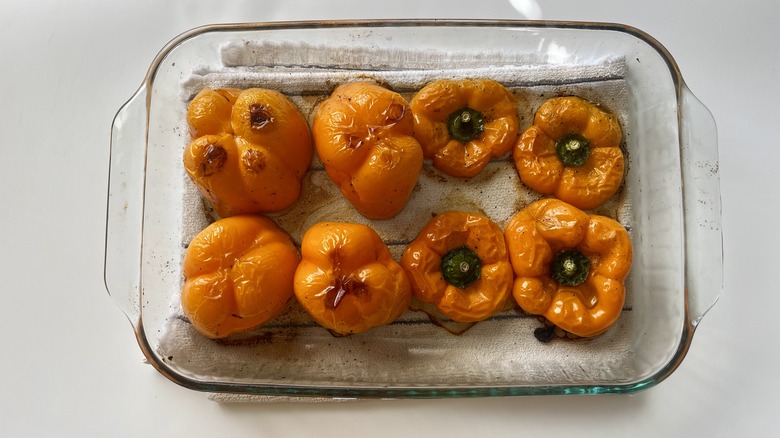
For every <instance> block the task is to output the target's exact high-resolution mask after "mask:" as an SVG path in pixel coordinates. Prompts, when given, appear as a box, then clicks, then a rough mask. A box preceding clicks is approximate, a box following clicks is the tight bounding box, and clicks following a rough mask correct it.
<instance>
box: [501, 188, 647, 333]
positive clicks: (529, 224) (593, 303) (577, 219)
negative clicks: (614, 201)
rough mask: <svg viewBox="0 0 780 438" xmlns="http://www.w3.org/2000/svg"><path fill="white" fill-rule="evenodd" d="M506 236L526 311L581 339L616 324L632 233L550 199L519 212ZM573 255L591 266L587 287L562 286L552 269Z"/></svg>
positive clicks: (516, 289) (516, 288) (516, 287)
mask: <svg viewBox="0 0 780 438" xmlns="http://www.w3.org/2000/svg"><path fill="white" fill-rule="evenodd" d="M504 236H505V237H506V243H507V247H508V249H509V257H510V260H511V262H512V267H513V269H514V272H515V282H514V287H513V290H512V295H513V296H514V298H515V301H517V304H518V305H519V306H520V307H521V308H522V309H523V310H524V311H526V312H527V313H530V314H534V315H543V316H544V317H545V318H547V320H549V321H550V322H551V323H553V324H555V325H556V326H558V327H560V328H562V329H563V330H565V331H567V332H569V333H572V334H575V335H577V336H581V337H590V336H596V335H598V334H601V333H603V332H605V331H606V330H607V329H609V328H610V327H611V326H612V325H613V324H614V323H615V321H617V319H618V317H619V316H620V313H621V311H622V309H623V303H624V302H625V286H624V281H625V279H626V276H627V275H628V273H629V271H630V270H631V262H632V257H633V255H632V254H633V253H632V246H631V239H630V237H629V235H628V232H626V230H625V229H624V228H623V227H622V226H621V225H620V224H619V223H618V222H617V221H615V220H613V219H610V218H608V217H605V216H599V215H589V214H587V213H585V212H584V211H582V210H580V209H578V208H576V207H574V206H572V205H570V204H567V203H565V202H563V201H560V200H558V199H553V198H547V199H542V200H539V201H536V202H534V203H532V204H530V205H528V206H527V207H526V208H524V209H523V210H521V211H520V212H518V213H517V214H516V215H515V216H514V217H513V218H512V219H511V220H510V222H509V224H508V225H507V227H506V229H505V231H504ZM572 249H573V250H577V251H579V252H580V253H581V254H582V255H584V256H585V257H586V258H587V259H588V260H589V261H590V270H589V272H588V274H587V277H586V279H585V282H584V283H582V284H580V285H577V286H564V285H560V284H558V283H557V282H556V281H555V280H554V279H553V278H552V276H551V263H552V261H553V258H554V256H555V254H557V253H559V252H561V251H564V250H572Z"/></svg>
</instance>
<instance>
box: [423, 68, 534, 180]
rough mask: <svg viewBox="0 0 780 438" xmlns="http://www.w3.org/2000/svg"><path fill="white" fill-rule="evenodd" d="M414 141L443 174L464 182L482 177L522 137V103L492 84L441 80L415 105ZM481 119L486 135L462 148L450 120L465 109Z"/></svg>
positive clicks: (424, 90) (431, 85) (428, 88)
mask: <svg viewBox="0 0 780 438" xmlns="http://www.w3.org/2000/svg"><path fill="white" fill-rule="evenodd" d="M411 107H412V112H413V113H414V135H415V137H416V138H417V140H419V142H420V144H421V145H422V147H423V153H424V154H425V158H428V159H432V160H433V165H434V167H436V168H437V169H439V170H441V171H442V172H444V173H446V174H448V175H451V176H455V177H461V178H471V177H474V176H476V175H477V174H479V173H480V172H481V171H482V169H484V168H485V166H486V165H487V164H488V162H490V159H491V158H497V157H501V156H503V155H506V154H507V153H508V152H509V151H511V150H512V147H513V146H514V144H515V141H516V140H517V135H518V132H519V123H520V122H519V118H518V112H517V102H516V100H515V98H514V96H513V95H512V94H511V93H510V92H509V91H508V90H507V89H506V88H505V87H504V86H503V85H501V84H500V83H498V82H496V81H493V80H490V79H468V80H458V81H455V80H450V79H442V80H438V81H434V82H431V83H430V84H428V85H426V86H425V87H423V88H422V89H421V90H420V91H419V92H418V93H417V94H416V95H415V96H414V98H413V99H412V101H411ZM465 107H468V108H471V109H473V110H476V111H478V112H479V113H481V114H482V118H483V121H484V131H483V132H482V133H481V134H480V135H478V136H477V137H475V138H473V139H471V140H469V141H466V142H462V141H459V140H457V139H455V138H453V136H452V135H451V133H450V132H449V129H448V118H449V116H450V115H451V114H453V113H455V112H456V111H458V110H461V109H462V108H465Z"/></svg>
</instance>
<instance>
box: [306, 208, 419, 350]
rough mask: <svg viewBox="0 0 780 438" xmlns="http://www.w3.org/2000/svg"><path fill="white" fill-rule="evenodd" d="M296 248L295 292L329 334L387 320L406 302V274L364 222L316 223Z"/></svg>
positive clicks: (408, 295) (362, 328)
mask: <svg viewBox="0 0 780 438" xmlns="http://www.w3.org/2000/svg"><path fill="white" fill-rule="evenodd" d="M301 253H302V256H303V259H302V260H301V263H300V265H299V266H298V269H297V270H296V271H295V296H296V297H297V298H298V302H299V303H301V305H302V306H303V307H304V308H305V309H306V311H307V312H308V313H309V315H311V317H312V318H313V319H314V320H315V321H317V323H319V324H320V325H322V326H323V327H325V328H326V329H328V330H330V331H331V333H334V334H337V335H348V334H354V333H360V332H363V331H366V330H368V329H370V328H373V327H377V326H380V325H384V324H389V323H390V322H392V321H394V320H395V319H396V318H398V317H399V316H400V315H401V314H402V313H403V312H404V311H405V310H406V309H407V308H408V307H409V304H410V303H411V297H412V293H411V289H410V286H409V280H408V278H407V277H406V273H405V272H404V271H403V269H401V266H399V265H398V263H396V262H395V260H393V258H392V256H391V255H390V251H389V250H388V249H387V246H386V245H385V244H384V242H383V241H382V239H381V238H380V237H379V235H377V233H376V232H375V231H374V230H372V229H371V228H369V227H367V226H365V225H361V224H350V223H339V222H321V223H317V224H315V225H313V226H312V227H311V228H309V229H308V230H307V231H306V233H305V234H304V236H303V241H302V243H301Z"/></svg>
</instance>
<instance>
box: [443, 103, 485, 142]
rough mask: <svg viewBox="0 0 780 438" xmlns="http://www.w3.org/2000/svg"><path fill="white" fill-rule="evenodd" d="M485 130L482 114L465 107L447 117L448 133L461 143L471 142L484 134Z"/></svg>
mask: <svg viewBox="0 0 780 438" xmlns="http://www.w3.org/2000/svg"><path fill="white" fill-rule="evenodd" d="M484 130H485V122H484V120H483V118H482V113H480V112H479V111H477V110H475V109H473V108H469V107H467V106H466V107H463V108H461V109H459V110H457V111H454V112H453V113H452V114H450V115H449V117H447V131H449V133H450V135H451V136H452V138H454V139H455V140H458V141H459V142H461V143H466V142H469V141H471V140H473V139H475V138H477V137H479V136H480V134H482V132H483V131H484Z"/></svg>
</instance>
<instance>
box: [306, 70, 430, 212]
mask: <svg viewBox="0 0 780 438" xmlns="http://www.w3.org/2000/svg"><path fill="white" fill-rule="evenodd" d="M412 131H413V120H412V112H411V110H410V108H409V104H408V103H407V102H406V101H405V100H404V98H403V97H402V96H401V95H400V94H398V93H395V92H393V91H390V90H388V89H386V88H384V87H381V86H379V85H376V84H372V83H369V82H353V83H348V84H345V85H341V86H339V87H337V88H336V89H335V90H334V91H333V93H332V94H331V95H330V97H329V98H328V99H326V100H325V101H324V102H323V103H322V104H321V105H320V106H319V107H318V108H317V112H316V113H315V116H314V122H313V125H312V133H313V136H314V144H315V147H316V149H317V153H318V154H319V157H320V159H321V160H322V163H323V165H324V166H325V170H326V171H327V173H328V176H329V177H330V178H331V180H333V182H334V183H336V185H338V187H339V189H341V193H342V194H343V195H344V197H345V198H346V199H347V200H349V202H350V203H352V205H353V206H354V207H355V208H356V209H357V210H358V211H359V212H360V213H361V214H362V215H363V216H365V217H367V218H369V219H389V218H391V217H393V216H395V215H397V214H398V213H399V212H400V211H401V210H402V209H403V208H404V206H405V205H406V203H407V201H408V200H409V196H410V195H411V193H412V189H414V186H415V184H416V183H417V179H418V177H419V175H420V170H422V164H423V155H422V149H421V148H420V144H419V143H418V142H417V140H415V139H414V137H413V136H412Z"/></svg>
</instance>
